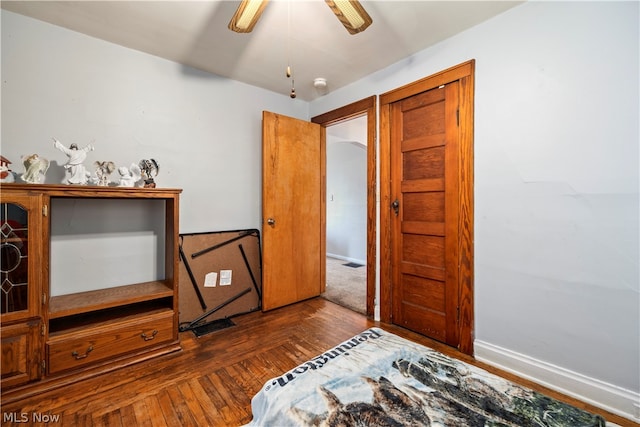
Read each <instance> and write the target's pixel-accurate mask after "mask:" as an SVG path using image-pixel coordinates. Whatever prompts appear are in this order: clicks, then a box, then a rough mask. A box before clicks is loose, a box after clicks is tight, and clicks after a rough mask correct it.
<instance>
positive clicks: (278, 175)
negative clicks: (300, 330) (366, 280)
mask: <svg viewBox="0 0 640 427" xmlns="http://www.w3.org/2000/svg"><path fill="white" fill-rule="evenodd" d="M262 126H263V127H262V132H263V134H262V144H263V152H262V161H263V165H262V174H263V181H262V186H263V187H262V212H263V219H262V234H263V237H262V248H263V250H262V252H263V256H262V287H263V290H262V307H263V310H265V311H266V310H271V309H274V308H278V307H282V306H284V305H288V304H292V303H294V302H298V301H302V300H305V299H308V298H312V297H315V296H318V295H320V294H321V293H322V292H324V289H325V274H324V271H325V247H324V239H323V235H324V226H325V213H324V204H323V200H324V177H325V170H324V169H325V166H324V161H323V160H324V157H325V152H324V144H321V141H322V138H323V137H324V128H322V127H321V126H320V125H318V124H315V123H310V122H305V121H303V120H298V119H294V118H291V117H286V116H283V115H280V114H275V113H271V112H267V111H265V112H264V113H263V116H262Z"/></svg>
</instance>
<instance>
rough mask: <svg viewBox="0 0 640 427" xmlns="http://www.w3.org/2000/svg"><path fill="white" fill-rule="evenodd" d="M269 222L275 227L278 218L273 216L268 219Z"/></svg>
mask: <svg viewBox="0 0 640 427" xmlns="http://www.w3.org/2000/svg"><path fill="white" fill-rule="evenodd" d="M267 224H269V225H270V226H272V227H273V226H274V225H276V220H275V219H273V218H268V219H267Z"/></svg>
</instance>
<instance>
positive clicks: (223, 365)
mask: <svg viewBox="0 0 640 427" xmlns="http://www.w3.org/2000/svg"><path fill="white" fill-rule="evenodd" d="M233 320H234V322H235V323H236V326H234V327H231V328H228V329H224V330H222V331H218V332H214V333H212V334H209V335H206V336H203V337H200V338H196V337H195V336H194V335H193V333H191V332H184V333H182V334H181V343H182V351H180V352H177V353H172V354H169V355H166V356H162V357H159V358H157V359H153V360H149V361H146V362H142V363H139V364H136V365H132V366H128V367H125V368H123V369H120V370H117V371H114V372H111V373H108V374H105V375H101V376H98V377H95V378H91V379H88V380H84V381H81V382H78V383H75V384H73V385H69V386H65V387H62V388H58V389H55V390H52V391H49V392H47V393H44V394H41V395H38V396H34V397H30V398H27V399H24V400H22V401H17V402H14V403H9V404H7V405H4V404H3V405H2V413H3V420H2V425H12V424H13V425H64V426H125V427H129V426H180V427H182V426H199V427H202V426H238V425H241V424H244V423H247V422H249V421H250V420H251V418H252V416H251V398H252V397H253V395H254V394H255V393H256V392H258V391H259V390H260V389H261V388H262V385H263V384H264V383H265V382H266V381H267V380H269V379H271V378H273V377H276V376H278V375H280V374H282V373H283V372H285V371H288V370H289V369H292V368H294V367H295V366H297V365H298V364H300V363H302V362H304V361H306V360H308V359H310V358H312V357H314V356H316V355H318V354H319V353H321V352H323V351H324V350H327V349H329V348H331V347H334V346H336V345H337V344H339V343H341V342H342V341H345V340H347V339H348V338H350V337H351V336H353V335H355V334H357V333H359V332H361V331H363V330H364V329H366V328H369V327H371V326H379V327H382V328H383V329H386V330H388V331H390V332H393V333H395V334H397V335H400V336H403V337H405V338H408V339H411V340H414V341H416V342H419V343H422V344H425V345H428V346H431V347H432V348H435V349H436V350H439V351H442V352H444V353H447V354H449V355H452V356H455V357H458V358H460V359H462V360H464V361H467V362H471V363H474V364H476V365H478V366H481V367H483V368H485V369H487V370H490V371H492V372H494V373H498V374H501V375H502V376H504V377H506V378H507V379H509V380H512V381H514V382H518V383H520V384H523V385H525V386H528V387H531V388H534V389H536V390H538V391H541V392H543V393H545V394H547V395H550V396H552V397H554V398H557V399H559V400H563V401H566V402H568V403H571V404H573V405H576V406H578V407H581V408H584V409H586V410H589V411H591V412H595V413H599V414H601V415H603V416H604V417H605V418H606V419H607V420H608V421H612V422H615V423H617V424H620V425H622V426H632V425H636V426H637V424H634V423H631V422H630V421H628V420H625V419H624V418H621V417H618V416H616V415H613V414H610V413H607V412H604V411H602V410H599V409H597V408H594V407H593V406H590V405H587V404H585V403H582V402H579V401H576V400H575V399H571V398H568V397H566V396H563V395H560V394H559V393H556V392H553V391H551V390H548V389H545V388H543V387H540V386H537V385H535V384H533V383H531V382H530V381H526V380H522V379H519V378H516V377H514V376H513V375H509V374H506V373H501V372H498V371H497V370H496V369H492V368H490V367H487V366H485V365H482V364H479V363H475V362H474V361H473V360H472V359H470V358H469V357H466V356H464V355H462V354H460V353H457V352H455V351H453V350H451V349H450V348H448V347H445V346H443V345H442V344H439V343H437V342H433V341H431V340H429V339H427V338H425V337H422V336H420V335H417V334H414V333H412V332H409V331H406V330H404V329H401V328H398V327H395V326H393V325H386V324H378V323H376V322H373V321H372V320H370V319H367V318H366V317H364V316H362V315H360V314H358V313H356V312H353V311H350V310H348V309H345V308H343V307H340V306H338V305H336V304H334V303H331V302H329V301H327V300H325V299H323V298H315V299H312V300H309V301H305V302H302V303H298V304H294V305H291V306H288V307H284V308H281V309H277V310H273V311H270V312H268V313H260V312H255V313H250V314H246V315H243V316H239V317H236V318H234V319H233ZM10 413H14V414H15V417H14V418H17V419H18V420H20V416H21V414H26V418H28V422H26V423H11V422H7V416H6V415H5V414H10ZM34 414H35V415H34ZM47 415H49V416H51V417H53V418H51V419H50V420H51V421H54V420H55V417H60V418H59V421H58V422H49V423H45V422H40V423H38V422H33V421H34V417H36V416H47Z"/></svg>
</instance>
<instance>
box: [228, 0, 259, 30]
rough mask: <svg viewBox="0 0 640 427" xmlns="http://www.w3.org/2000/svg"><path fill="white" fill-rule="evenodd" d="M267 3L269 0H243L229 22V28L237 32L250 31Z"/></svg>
mask: <svg viewBox="0 0 640 427" xmlns="http://www.w3.org/2000/svg"><path fill="white" fill-rule="evenodd" d="M267 3H269V0H242V2H241V3H240V5H239V6H238V9H237V10H236V13H234V14H233V17H232V18H231V21H230V22H229V29H230V30H231V31H235V32H236V33H250V32H251V30H253V27H255V25H256V23H257V22H258V19H260V15H262V11H263V10H264V8H265V7H267Z"/></svg>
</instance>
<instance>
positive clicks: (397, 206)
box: [391, 199, 400, 216]
mask: <svg viewBox="0 0 640 427" xmlns="http://www.w3.org/2000/svg"><path fill="white" fill-rule="evenodd" d="M391 207H392V208H393V210H394V211H395V213H396V216H397V215H398V211H399V210H400V202H399V201H398V199H395V200H394V201H393V203H391Z"/></svg>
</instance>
